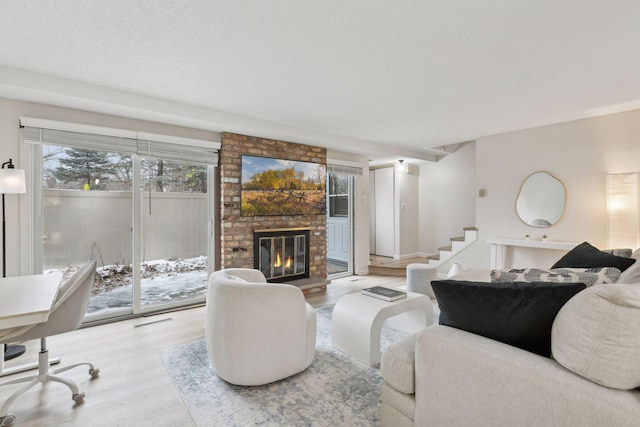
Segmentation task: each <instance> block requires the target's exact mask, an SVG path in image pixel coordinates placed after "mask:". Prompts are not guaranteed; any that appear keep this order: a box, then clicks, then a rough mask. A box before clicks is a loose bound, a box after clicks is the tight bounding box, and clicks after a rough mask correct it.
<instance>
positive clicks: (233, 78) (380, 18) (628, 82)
mask: <svg viewBox="0 0 640 427" xmlns="http://www.w3.org/2000/svg"><path fill="white" fill-rule="evenodd" d="M639 22H640V1H637V0H628V1H624V0H616V1H602V0H597V1H596V0H563V1H557V0H553V1H551V0H538V1H531V0H526V1H523V0H488V1H477V0H452V1H447V0H440V1H434V0H422V1H391V0H389V1H379V0H349V1H333V0H324V1H299V0H296V1H282V0H273V1H238V0H224V1H219V0H216V1H212V0H194V1H176V0H144V1H131V0H127V1H122V0H91V1H87V0H56V1H50V0H29V1H2V2H0V67H3V69H2V70H0V71H3V70H4V73H0V79H1V78H4V79H5V81H4V82H3V81H2V80H0V96H5V97H14V98H20V97H24V98H25V99H29V98H33V99H38V100H41V101H47V102H51V103H58V104H64V103H65V102H64V101H62V99H63V98H64V97H65V95H67V102H69V99H70V98H71V96H69V95H70V94H71V93H72V94H73V98H74V99H75V101H76V104H74V106H75V105H79V106H82V103H81V102H79V101H78V100H79V99H81V98H82V93H89V91H87V90H85V89H87V88H92V89H93V90H96V88H100V89H105V90H103V91H102V92H101V96H104V97H105V99H106V98H108V92H106V89H109V90H112V91H113V93H115V94H123V93H131V94H135V95H137V96H144V97H151V98H154V99H158V101H159V102H160V101H171V102H172V103H175V105H176V106H180V107H181V108H175V111H174V112H168V111H167V109H169V110H170V109H171V107H170V106H171V105H172V104H171V103H168V104H165V105H167V107H166V109H165V110H163V114H165V115H167V116H169V115H172V114H173V115H174V116H175V117H178V118H179V117H180V116H184V117H183V119H184V124H185V125H190V124H193V123H189V122H188V118H189V117H188V116H191V119H193V118H194V117H195V116H196V115H197V116H198V117H197V126H198V127H202V128H206V129H210V130H217V131H225V130H230V131H238V132H244V133H248V134H257V135H260V136H266V137H279V138H283V139H295V140H297V141H302V142H315V143H317V144H318V145H323V146H326V147H328V148H332V149H339V150H343V151H352V152H359V153H366V154H367V155H370V156H371V157H372V158H377V157H384V156H393V155H398V156H402V155H404V156H405V157H412V156H414V157H416V158H421V157H422V158H427V157H428V155H429V154H430V153H431V151H430V150H429V149H430V148H434V147H440V146H443V145H447V144H452V143H458V142H463V141H468V140H473V139H475V138H478V137H481V136H486V135H492V134H496V133H502V132H507V131H512V130H517V129H523V128H528V127H533V126H539V125H544V124H549V123H556V122H561V121H567V120H572V119H577V118H583V117H590V116H594V115H598V114H604V113H609V112H616V111H622V110H625V109H633V108H640V102H639V100H640V25H639V24H638V23H639ZM15 69H18V70H27V71H30V72H32V73H17V72H15ZM45 76H46V77H47V78H49V77H50V78H57V79H59V80H51V82H54V81H59V82H61V83H60V84H52V83H50V84H49V86H56V88H55V90H54V89H53V88H51V89H47V88H43V87H42V84H41V85H40V86H37V84H36V83H34V81H35V80H38V79H40V81H42V78H43V77H45ZM8 80H11V81H8ZM76 82H77V83H76ZM63 83H64V84H63ZM74 84H77V85H78V84H84V85H83V86H74ZM20 86H24V88H31V90H27V89H25V90H24V91H23V92H21V91H20V90H19V89H20ZM34 88H35V89H34ZM65 91H68V92H69V93H65ZM35 92H40V93H41V95H42V93H44V92H49V93H48V97H45V96H44V95H42V96H41V97H40V98H37V97H36V95H35ZM53 92H55V93H53ZM21 93H23V94H24V95H23V96H21ZM86 97H87V99H89V98H90V96H89V95H86ZM33 99H30V100H33ZM95 99H96V97H95V96H94V97H93V99H91V100H89V101H93V102H94V103H95ZM129 99H130V98H127V97H124V96H115V97H111V99H108V102H107V101H104V102H102V104H109V105H110V109H108V112H114V105H116V104H118V103H120V104H121V106H122V107H123V110H122V111H123V114H126V108H127V107H130V106H129V105H127V103H128V102H129ZM140 99H142V98H140ZM87 105H90V102H87ZM185 106H188V107H189V108H191V109H190V110H187V109H185V108H184V107H185ZM91 108H92V109H94V110H99V109H100V108H99V107H98V106H95V105H94V106H93V107H91ZM136 108H137V109H140V108H141V107H140V105H136ZM148 109H149V110H152V109H153V108H151V107H148ZM188 111H190V112H191V113H194V112H195V113H194V114H191V113H187V112H188ZM175 117H174V118H175ZM176 123H180V120H179V119H176Z"/></svg>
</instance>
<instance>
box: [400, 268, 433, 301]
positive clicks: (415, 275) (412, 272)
mask: <svg viewBox="0 0 640 427" xmlns="http://www.w3.org/2000/svg"><path fill="white" fill-rule="evenodd" d="M437 278H438V269H437V268H436V267H434V266H433V265H429V264H409V265H407V291H409V292H417V293H420V294H424V295H427V296H428V297H429V298H431V299H436V295H435V294H434V293H433V289H431V281H432V280H436V279H437Z"/></svg>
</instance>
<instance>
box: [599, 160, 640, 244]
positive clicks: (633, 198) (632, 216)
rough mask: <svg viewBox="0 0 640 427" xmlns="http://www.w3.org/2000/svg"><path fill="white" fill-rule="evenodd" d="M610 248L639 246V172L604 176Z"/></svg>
mask: <svg viewBox="0 0 640 427" xmlns="http://www.w3.org/2000/svg"><path fill="white" fill-rule="evenodd" d="M606 187H607V237H608V246H609V247H610V248H631V249H636V248H637V247H639V246H640V172H635V173H621V174H615V175H607V176H606Z"/></svg>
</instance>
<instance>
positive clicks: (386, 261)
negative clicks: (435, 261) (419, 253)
mask: <svg viewBox="0 0 640 427" xmlns="http://www.w3.org/2000/svg"><path fill="white" fill-rule="evenodd" d="M428 262H429V261H428V260H427V258H425V257H413V258H407V259H394V258H392V257H385V256H380V255H369V272H370V273H371V274H377V275H384V276H399V277H404V276H406V271H407V265H409V264H414V263H422V264H427V263H428Z"/></svg>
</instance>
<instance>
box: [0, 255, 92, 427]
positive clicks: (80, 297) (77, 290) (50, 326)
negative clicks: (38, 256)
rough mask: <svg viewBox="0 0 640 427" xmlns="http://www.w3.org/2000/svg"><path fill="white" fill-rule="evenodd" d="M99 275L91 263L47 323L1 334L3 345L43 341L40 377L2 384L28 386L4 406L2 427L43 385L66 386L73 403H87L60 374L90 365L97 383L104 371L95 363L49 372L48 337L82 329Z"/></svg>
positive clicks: (67, 285) (65, 290) (68, 286)
mask: <svg viewBox="0 0 640 427" xmlns="http://www.w3.org/2000/svg"><path fill="white" fill-rule="evenodd" d="M95 273H96V262H95V261H89V262H87V263H86V264H84V265H83V266H82V267H80V269H79V270H78V271H77V272H76V273H75V274H74V275H73V276H71V277H70V278H69V279H68V280H67V281H65V282H64V283H63V284H62V285H60V289H58V295H57V297H56V300H55V302H54V303H53V308H52V309H51V314H50V315H49V319H48V320H47V321H46V322H44V323H38V324H36V325H28V326H22V327H18V328H13V329H9V330H6V329H5V330H0V343H4V342H24V341H28V340H32V339H36V338H40V353H39V355H38V364H39V368H38V375H31V376H28V377H22V378H16V379H13V380H10V381H6V382H3V383H0V386H4V385H9V384H18V383H24V382H26V383H27V384H25V385H23V386H22V387H20V388H19V389H18V390H16V391H15V392H14V393H13V394H12V395H11V396H9V398H8V399H7V400H5V401H4V403H3V404H2V408H0V426H2V427H6V426H10V425H11V424H12V423H13V421H14V420H15V418H16V417H15V415H13V414H10V413H8V410H9V407H10V406H11V404H12V403H13V401H14V400H16V398H17V397H18V396H20V395H21V394H23V393H24V392H26V391H27V390H29V389H30V388H31V387H33V386H35V385H36V384H38V383H40V382H42V383H44V382H46V381H57V382H60V383H62V384H65V385H66V386H67V387H69V388H70V389H71V393H72V394H71V399H73V401H74V402H75V403H76V404H79V403H82V401H83V400H84V396H85V394H84V392H81V391H80V390H79V388H78V385H77V384H76V383H75V382H74V381H72V380H69V379H67V378H62V377H60V376H58V375H57V374H59V373H60V372H64V371H68V370H69V369H72V368H75V367H78V366H81V365H87V366H89V375H91V378H92V379H93V378H96V377H97V376H98V374H99V373H100V370H99V369H97V368H96V367H95V366H93V365H92V364H91V363H86V362H85V363H76V364H74V365H70V366H65V367H62V368H58V369H56V370H51V369H49V350H47V339H46V337H48V336H52V335H57V334H61V333H63V332H69V331H73V330H75V329H77V328H78V326H80V323H82V319H83V318H84V315H85V313H86V311H87V307H88V305H89V298H90V297H91V289H92V288H93V280H94V278H95Z"/></svg>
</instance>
